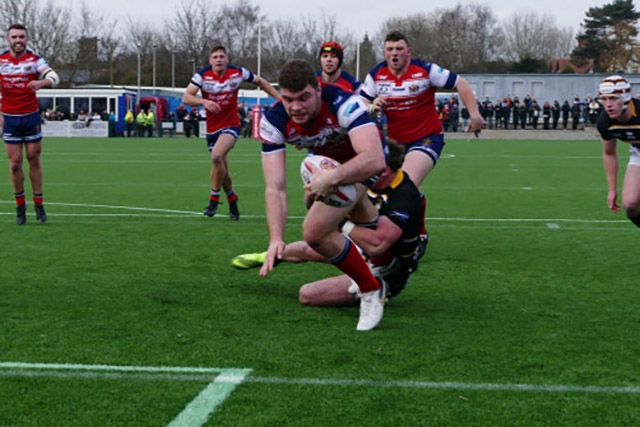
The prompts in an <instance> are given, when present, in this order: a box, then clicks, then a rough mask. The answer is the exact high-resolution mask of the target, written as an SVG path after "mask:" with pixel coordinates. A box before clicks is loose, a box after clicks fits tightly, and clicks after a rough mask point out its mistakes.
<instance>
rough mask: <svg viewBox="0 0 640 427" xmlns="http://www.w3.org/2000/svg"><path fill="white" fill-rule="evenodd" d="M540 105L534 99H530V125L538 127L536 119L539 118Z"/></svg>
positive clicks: (534, 127)
mask: <svg viewBox="0 0 640 427" xmlns="http://www.w3.org/2000/svg"><path fill="white" fill-rule="evenodd" d="M540 110H541V108H540V105H539V104H538V102H537V101H536V100H535V99H534V100H532V101H531V107H529V114H530V116H531V127H533V129H538V120H540Z"/></svg>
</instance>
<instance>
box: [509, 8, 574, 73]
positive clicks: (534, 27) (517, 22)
mask: <svg viewBox="0 0 640 427" xmlns="http://www.w3.org/2000/svg"><path fill="white" fill-rule="evenodd" d="M504 26H505V32H504V33H505V44H504V49H503V55H504V58H505V59H507V60H508V61H513V62H519V61H521V60H523V59H525V58H533V59H541V60H545V61H549V60H551V59H554V58H558V57H562V56H564V55H565V54H566V48H567V45H566V44H567V39H570V38H571V33H570V30H567V29H559V28H558V27H556V25H555V18H554V17H553V16H551V15H539V14H536V13H535V12H530V11H520V12H515V13H514V14H513V15H512V16H511V17H510V18H509V19H508V20H507V21H506V23H505V24H504Z"/></svg>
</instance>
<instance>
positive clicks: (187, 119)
mask: <svg viewBox="0 0 640 427" xmlns="http://www.w3.org/2000/svg"><path fill="white" fill-rule="evenodd" d="M194 110H195V108H194ZM191 114H193V113H192V112H191V111H189V112H187V115H186V116H184V118H183V124H182V127H183V129H184V137H185V138H191V132H192V131H193V120H191Z"/></svg>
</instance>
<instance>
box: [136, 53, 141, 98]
mask: <svg viewBox="0 0 640 427" xmlns="http://www.w3.org/2000/svg"><path fill="white" fill-rule="evenodd" d="M136 46H137V47H138V95H137V97H136V105H140V43H137V44H136Z"/></svg>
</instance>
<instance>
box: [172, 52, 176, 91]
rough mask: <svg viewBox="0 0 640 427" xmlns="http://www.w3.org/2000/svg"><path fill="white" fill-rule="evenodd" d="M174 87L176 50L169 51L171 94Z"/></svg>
mask: <svg viewBox="0 0 640 427" xmlns="http://www.w3.org/2000/svg"><path fill="white" fill-rule="evenodd" d="M175 89H176V51H175V50H173V51H171V96H173V92H174V91H175Z"/></svg>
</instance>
